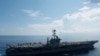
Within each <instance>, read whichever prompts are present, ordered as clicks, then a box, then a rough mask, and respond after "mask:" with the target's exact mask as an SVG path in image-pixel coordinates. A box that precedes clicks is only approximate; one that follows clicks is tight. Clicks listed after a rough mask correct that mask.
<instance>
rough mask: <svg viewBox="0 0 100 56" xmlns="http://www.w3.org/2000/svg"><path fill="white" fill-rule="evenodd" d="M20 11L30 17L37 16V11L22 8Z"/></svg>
mask: <svg viewBox="0 0 100 56" xmlns="http://www.w3.org/2000/svg"><path fill="white" fill-rule="evenodd" d="M22 11H23V12H25V13H26V14H28V15H29V16H31V17H38V16H39V11H33V10H22Z"/></svg>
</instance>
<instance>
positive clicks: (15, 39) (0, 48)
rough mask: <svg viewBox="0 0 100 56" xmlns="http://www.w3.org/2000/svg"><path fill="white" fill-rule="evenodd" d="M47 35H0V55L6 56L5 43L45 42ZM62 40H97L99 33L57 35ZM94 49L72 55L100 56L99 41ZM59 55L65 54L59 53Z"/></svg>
mask: <svg viewBox="0 0 100 56" xmlns="http://www.w3.org/2000/svg"><path fill="white" fill-rule="evenodd" d="M47 37H48V36H0V56H6V54H5V49H6V44H14V45H16V44H18V43H33V42H42V43H46V39H47ZM59 37H60V38H61V39H62V40H61V41H62V42H63V41H67V42H73V41H75V42H76V41H89V40H99V41H100V36H99V35H91V34H90V35H81V34H76V35H60V36H59ZM94 46H95V49H94V50H91V51H89V52H88V53H82V54H74V55H72V56H100V43H99V42H98V43H96V44H95V45H94ZM61 56H66V55H65V54H64V55H61Z"/></svg>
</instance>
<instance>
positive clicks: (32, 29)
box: [0, 0, 100, 35]
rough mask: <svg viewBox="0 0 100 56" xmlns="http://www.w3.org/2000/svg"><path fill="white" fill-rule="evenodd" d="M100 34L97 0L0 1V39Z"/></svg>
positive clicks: (99, 3) (98, 2) (98, 4)
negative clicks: (58, 34)
mask: <svg viewBox="0 0 100 56" xmlns="http://www.w3.org/2000/svg"><path fill="white" fill-rule="evenodd" d="M53 29H56V30H57V32H58V33H63V34H67V33H100V0H0V35H49V34H51V33H52V30H53Z"/></svg>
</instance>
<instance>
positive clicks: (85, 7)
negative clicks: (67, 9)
mask: <svg viewBox="0 0 100 56" xmlns="http://www.w3.org/2000/svg"><path fill="white" fill-rule="evenodd" d="M89 9H90V7H88V6H84V7H82V8H81V9H79V10H80V11H84V10H89Z"/></svg>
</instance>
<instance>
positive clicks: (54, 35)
mask: <svg viewBox="0 0 100 56" xmlns="http://www.w3.org/2000/svg"><path fill="white" fill-rule="evenodd" d="M52 32H53V37H54V39H55V38H56V30H55V29H54V30H52Z"/></svg>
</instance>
